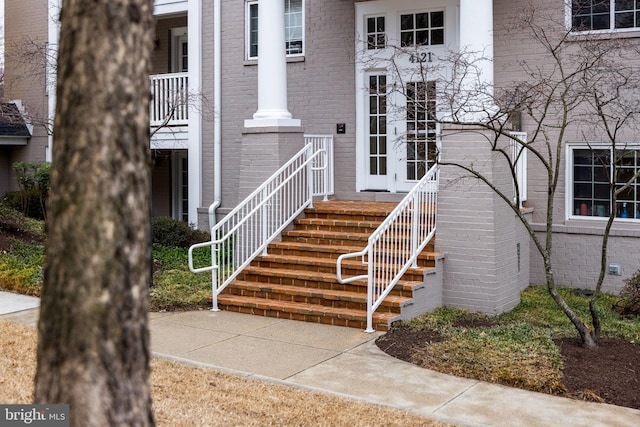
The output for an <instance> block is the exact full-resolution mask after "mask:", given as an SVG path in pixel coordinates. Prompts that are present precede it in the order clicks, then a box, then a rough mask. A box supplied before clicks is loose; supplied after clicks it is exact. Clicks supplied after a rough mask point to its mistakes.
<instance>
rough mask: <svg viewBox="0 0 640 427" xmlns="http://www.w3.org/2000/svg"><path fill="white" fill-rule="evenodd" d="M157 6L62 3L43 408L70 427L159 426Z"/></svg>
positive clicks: (140, 0)
mask: <svg viewBox="0 0 640 427" xmlns="http://www.w3.org/2000/svg"><path fill="white" fill-rule="evenodd" d="M152 11H153V1H152V0H65V1H64V4H63V10H62V15H61V22H62V30H61V35H60V51H59V58H58V88H57V102H58V103H57V110H56V118H55V136H54V147H53V163H52V173H51V197H50V204H49V217H48V221H47V232H48V243H47V251H46V254H47V255H46V264H45V273H44V274H45V278H44V286H43V290H42V302H41V312H40V322H39V325H38V329H39V333H40V339H39V344H38V368H37V373H36V391H35V401H36V403H68V404H70V418H71V425H74V426H101V427H102V426H114V425H152V424H153V423H154V422H153V414H152V411H151V393H150V387H149V371H150V369H149V332H148V328H147V295H148V288H149V285H150V282H151V268H150V267H151V244H150V234H151V233H150V213H149V212H150V207H149V203H150V202H149V197H150V191H149V188H150V155H149V119H148V111H149V107H148V103H149V82H148V65H149V57H150V52H151V46H152V19H153V17H152Z"/></svg>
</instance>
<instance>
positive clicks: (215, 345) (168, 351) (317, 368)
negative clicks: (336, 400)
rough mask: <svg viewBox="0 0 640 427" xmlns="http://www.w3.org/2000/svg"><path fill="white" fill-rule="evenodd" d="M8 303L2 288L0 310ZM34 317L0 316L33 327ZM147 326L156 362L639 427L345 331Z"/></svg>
mask: <svg viewBox="0 0 640 427" xmlns="http://www.w3.org/2000/svg"><path fill="white" fill-rule="evenodd" d="M6 297H7V296H6V293H4V292H0V307H2V300H4V299H5V298H6ZM9 298H10V297H9ZM34 303H35V301H34ZM37 311H38V310H37V309H33V308H32V309H27V310H22V311H17V312H14V313H10V314H9V313H7V314H3V315H1V316H0V318H3V319H7V320H12V321H16V322H19V323H23V324H27V325H31V326H35V322H36V321H37ZM150 328H151V347H152V351H153V352H154V355H155V356H157V357H163V358H168V359H172V360H177V361H181V362H185V363H192V364H196V365H199V366H208V367H211V368H213V369H220V370H224V371H230V372H234V373H236V374H239V375H244V376H249V377H254V378H258V379H262V380H268V381H274V382H279V383H283V384H286V385H291V386H295V387H301V388H305V389H311V390H315V391H321V392H325V393H331V394H336V395H339V396H343V397H349V398H353V399H358V400H363V401H367V402H372V403H376V404H380V405H384V406H391V407H395V408H399V409H403V410H407V411H412V412H416V413H419V414H422V415H425V416H427V417H430V418H433V419H438V420H442V421H447V422H450V423H453V424H456V425H464V426H514V425H521V426H589V427H596V426H629V427H631V426H634V427H635V426H640V411H637V410H632V409H629V408H622V407H618V406H613V405H605V404H597V403H587V402H581V401H576V400H571V399H566V398H562V397H555V396H549V395H546V394H541V393H533V392H528V391H523V390H519V389H513V388H509V387H503V386H499V385H495V384H488V383H484V382H481V381H476V380H469V379H464V378H458V377H454V376H450V375H444V374H440V373H437V372H434V371H430V370H428V369H422V368H419V367H417V366H414V365H412V364H409V363H406V362H402V361H399V360H397V359H394V358H392V357H390V356H388V355H386V354H385V353H383V352H382V351H380V350H379V349H378V348H377V347H376V345H375V343H374V340H375V338H376V337H377V336H378V334H366V333H364V332H362V331H359V330H356V329H351V328H341V327H336V326H326V325H318V324H310V323H304V322H295V321H290V320H281V319H273V318H265V317H257V316H250V315H243V314H237V313H230V312H216V313H213V312H210V311H194V312H181V313H152V314H151V315H150Z"/></svg>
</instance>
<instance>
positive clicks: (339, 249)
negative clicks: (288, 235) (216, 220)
mask: <svg viewBox="0 0 640 427" xmlns="http://www.w3.org/2000/svg"><path fill="white" fill-rule="evenodd" d="M269 246H270V247H273V248H276V249H293V250H304V251H309V252H332V253H340V254H346V253H352V252H360V251H361V250H363V249H364V248H365V246H366V245H363V246H348V245H340V246H336V245H322V244H314V243H306V242H290V241H281V242H272V243H270V244H269ZM440 255H442V254H441V253H440V252H436V251H430V250H428V249H425V250H423V251H422V252H420V254H419V255H418V258H422V259H435V258H436V257H438V256H440Z"/></svg>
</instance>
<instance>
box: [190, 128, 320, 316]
mask: <svg viewBox="0 0 640 427" xmlns="http://www.w3.org/2000/svg"><path fill="white" fill-rule="evenodd" d="M326 142H327V144H325V145H320V146H317V145H314V144H311V143H308V144H306V145H305V147H304V148H303V149H301V150H300V151H299V152H298V153H297V154H296V155H295V156H294V157H293V158H292V159H291V160H289V161H288V162H287V163H286V164H284V165H283V166H282V167H281V168H280V169H278V170H277V171H276V172H275V173H274V174H273V175H272V176H271V177H270V178H269V179H268V180H267V181H266V182H264V183H263V184H262V185H261V186H260V187H258V188H257V189H256V190H255V191H253V192H252V193H251V194H250V195H249V196H248V197H247V198H246V199H245V200H244V201H243V202H242V203H240V204H239V205H238V206H236V207H235V208H234V209H233V210H232V211H231V212H230V213H229V214H227V215H226V216H225V217H224V218H223V219H222V220H221V221H220V222H218V223H217V224H215V226H213V227H212V228H211V241H208V242H204V243H198V244H195V245H193V246H191V247H190V248H189V269H190V270H191V271H192V272H194V273H202V272H207V271H211V272H212V277H211V290H212V294H213V301H212V308H211V309H212V310H213V311H218V295H219V294H220V292H222V290H223V289H224V288H225V287H226V286H227V285H228V284H229V283H230V282H231V281H232V280H233V279H235V278H236V277H237V276H238V274H240V272H241V271H242V270H243V269H244V268H245V267H246V266H248V265H249V264H250V263H251V261H253V259H254V258H255V257H256V256H258V255H259V254H260V253H262V254H266V251H267V246H268V244H269V243H271V242H272V241H273V240H274V239H275V238H276V237H277V236H279V235H280V233H281V232H282V231H283V230H284V229H285V228H286V227H287V226H288V225H289V224H290V223H291V222H292V221H293V220H294V219H295V218H296V217H297V216H298V215H300V213H302V211H303V210H304V209H305V208H307V207H309V206H313V197H315V196H325V197H326V196H327V195H328V194H331V193H330V192H329V190H328V185H329V179H327V172H326V170H328V167H329V166H328V165H329V163H330V161H329V158H328V155H327V152H328V151H329V148H328V144H329V141H328V140H327V141H326ZM331 142H332V141H331ZM316 179H320V180H321V182H320V183H317V182H316ZM205 247H211V265H210V266H207V267H200V268H195V267H194V265H193V251H194V250H196V249H200V248H205Z"/></svg>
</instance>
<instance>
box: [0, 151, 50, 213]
mask: <svg viewBox="0 0 640 427" xmlns="http://www.w3.org/2000/svg"><path fill="white" fill-rule="evenodd" d="M50 166H51V165H50V163H47V162H39V163H29V162H18V163H14V164H13V165H12V168H13V172H14V173H15V175H16V180H17V181H18V186H19V187H20V190H19V191H16V192H10V193H7V194H6V195H5V196H4V199H5V203H7V204H8V205H9V206H12V207H14V208H15V209H17V210H19V211H21V212H22V213H23V214H24V215H26V216H28V217H31V218H36V219H45V218H46V217H47V209H46V202H47V197H48V196H49V175H50V173H49V172H50V169H51V168H50Z"/></svg>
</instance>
